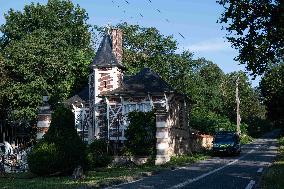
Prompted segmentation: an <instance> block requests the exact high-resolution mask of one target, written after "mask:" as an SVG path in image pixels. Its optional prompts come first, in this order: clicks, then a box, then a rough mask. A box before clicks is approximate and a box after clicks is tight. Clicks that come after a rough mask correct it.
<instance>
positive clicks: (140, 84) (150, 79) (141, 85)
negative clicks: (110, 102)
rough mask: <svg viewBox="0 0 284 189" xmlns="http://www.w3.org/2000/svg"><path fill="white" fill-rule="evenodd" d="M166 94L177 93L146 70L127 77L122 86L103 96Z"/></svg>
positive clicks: (157, 76) (158, 77)
mask: <svg viewBox="0 0 284 189" xmlns="http://www.w3.org/2000/svg"><path fill="white" fill-rule="evenodd" d="M165 92H169V93H170V92H175V90H174V89H173V88H172V87H171V86H169V84H168V83H167V82H165V81H164V80H163V79H162V78H161V77H160V76H159V75H158V74H157V73H155V72H154V71H152V70H150V69H149V68H144V69H143V70H141V71H140V72H139V73H137V74H136V75H134V76H129V77H125V78H124V80H123V83H122V86H121V87H119V88H117V89H115V90H113V91H109V92H106V93H104V94H103V95H106V96H107V95H114V94H130V95H140V94H143V95H145V94H148V93H150V94H164V93H165Z"/></svg>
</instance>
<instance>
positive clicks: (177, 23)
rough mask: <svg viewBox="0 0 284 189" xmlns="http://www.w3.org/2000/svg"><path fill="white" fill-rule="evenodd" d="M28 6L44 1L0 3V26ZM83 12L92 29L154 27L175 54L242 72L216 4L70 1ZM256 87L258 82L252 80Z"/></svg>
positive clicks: (201, 0)
mask: <svg viewBox="0 0 284 189" xmlns="http://www.w3.org/2000/svg"><path fill="white" fill-rule="evenodd" d="M31 2H39V3H40V4H46V3H47V0H0V25H1V24H4V23H5V18H4V13H7V11H8V10H9V9H10V8H12V9H14V10H19V11H22V10H23V8H24V6H25V5H28V4H30V3H31ZM72 2H73V3H74V4H79V5H80V7H82V8H84V9H86V11H87V13H88V15H89V20H88V23H89V24H91V25H99V26H106V25H107V24H110V25H116V24H118V23H120V22H128V23H129V24H139V25H141V26H144V27H156V28H157V29H158V30H159V31H160V32H161V33H162V34H164V35H173V36H174V39H175V40H177V42H178V48H179V49H178V52H181V51H183V50H189V51H190V52H193V53H194V58H198V57H204V58H206V59H207V60H211V61H212V62H214V63H216V64H217V65H218V66H219V67H220V68H221V69H222V70H223V71H224V72H225V73H229V72H233V71H239V70H243V71H245V66H244V65H239V64H238V62H236V61H234V60H233V59H234V57H236V56H237V55H238V52H237V50H235V49H233V48H232V47H231V45H230V43H228V42H227V41H226V39H225V35H226V31H224V30H221V27H222V25H221V24H219V23H217V20H218V18H219V17H220V15H221V13H222V11H223V7H221V6H220V5H218V4H217V3H216V1H215V0H72ZM251 82H252V85H253V86H257V85H258V82H259V78H257V79H256V80H251Z"/></svg>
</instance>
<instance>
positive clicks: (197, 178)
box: [168, 150, 254, 189]
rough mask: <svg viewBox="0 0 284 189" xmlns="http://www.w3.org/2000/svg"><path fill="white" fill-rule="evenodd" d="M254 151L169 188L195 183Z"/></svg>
mask: <svg viewBox="0 0 284 189" xmlns="http://www.w3.org/2000/svg"><path fill="white" fill-rule="evenodd" d="M252 152H254V150H250V151H249V152H248V153H246V154H245V155H243V156H242V157H240V158H238V159H236V160H234V161H232V162H230V163H228V164H226V165H224V166H222V167H219V168H218V169H214V170H212V171H210V172H208V173H205V174H203V175H200V176H198V177H195V178H193V179H188V180H186V181H185V182H182V183H179V184H177V185H174V186H172V187H170V188H168V189H176V188H182V187H185V186H186V185H188V184H191V183H193V182H196V181H198V180H200V179H202V178H204V177H207V176H209V175H211V174H213V173H216V172H217V171H220V170H222V169H224V168H226V167H228V166H230V165H232V164H234V163H236V162H238V161H239V160H240V159H242V158H244V157H245V156H247V155H248V154H250V153H252Z"/></svg>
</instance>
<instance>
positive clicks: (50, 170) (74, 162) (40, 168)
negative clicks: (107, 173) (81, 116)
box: [28, 107, 87, 175]
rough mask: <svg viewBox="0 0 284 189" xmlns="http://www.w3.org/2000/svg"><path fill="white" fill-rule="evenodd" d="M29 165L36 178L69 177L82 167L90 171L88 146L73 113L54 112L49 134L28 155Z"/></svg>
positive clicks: (67, 111)
mask: <svg viewBox="0 0 284 189" xmlns="http://www.w3.org/2000/svg"><path fill="white" fill-rule="evenodd" d="M28 164H29V167H30V170H31V172H32V173H35V174H37V175H50V174H56V173H57V174H70V173H72V171H73V170H74V169H75V167H77V166H79V165H81V166H83V168H87V161H86V146H85V144H84V143H83V141H82V140H81V139H80V137H79V136H78V135H77V131H76V129H75V125H74V114H73V113H72V111H71V110H69V109H67V108H65V107H58V108H57V109H56V110H55V112H54V113H53V114H52V121H51V124H50V128H49V130H48V132H47V133H46V134H45V135H44V138H43V139H42V140H41V141H40V142H39V143H38V144H37V145H36V146H35V147H34V148H33V150H32V152H31V153H30V154H29V155H28Z"/></svg>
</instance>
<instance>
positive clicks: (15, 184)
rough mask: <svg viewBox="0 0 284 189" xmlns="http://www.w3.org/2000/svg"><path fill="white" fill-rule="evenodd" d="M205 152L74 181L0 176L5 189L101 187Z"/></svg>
mask: <svg viewBox="0 0 284 189" xmlns="http://www.w3.org/2000/svg"><path fill="white" fill-rule="evenodd" d="M206 157H207V156H206V155H203V154H195V155H191V156H186V155H183V156H178V157H174V158H172V159H171V161H170V162H168V163H167V164H165V165H163V166H147V165H144V166H137V167H132V168H104V169H98V170H96V171H89V172H88V174H87V175H86V178H85V179H84V180H81V181H74V180H73V179H72V178H71V177H35V176H34V175H32V174H31V173H18V174H8V175H6V177H5V178H3V177H2V178H1V177H0V187H1V188H3V189H4V188H5V189H14V188H15V189H16V188H19V189H64V188H68V189H69V188H70V189H72V188H76V189H78V188H82V189H83V188H101V187H103V186H109V185H112V184H118V183H122V182H127V181H132V180H135V179H138V178H141V177H143V176H148V175H152V174H155V173H157V172H159V171H162V170H165V169H168V168H173V167H176V166H181V165H185V164H190V163H194V162H196V161H198V160H202V159H205V158H206Z"/></svg>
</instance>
